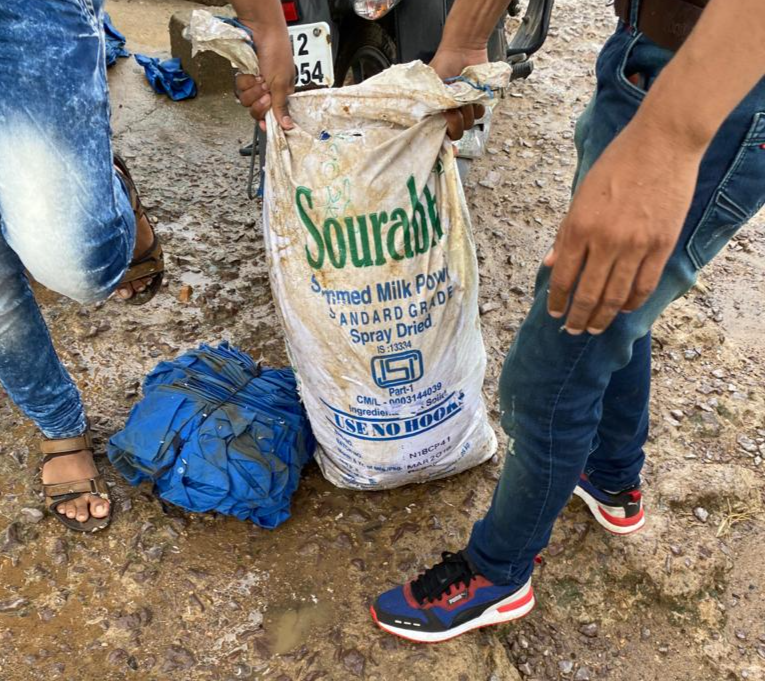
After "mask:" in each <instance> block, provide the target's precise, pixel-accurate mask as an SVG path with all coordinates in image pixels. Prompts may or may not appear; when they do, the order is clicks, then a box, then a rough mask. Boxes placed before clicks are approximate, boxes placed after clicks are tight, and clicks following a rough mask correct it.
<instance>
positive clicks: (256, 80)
mask: <svg viewBox="0 0 765 681" xmlns="http://www.w3.org/2000/svg"><path fill="white" fill-rule="evenodd" d="M234 83H235V85H236V89H237V90H249V89H250V88H251V87H255V86H256V85H260V84H262V83H263V76H252V75H250V74H247V73H238V74H237V75H236V78H235V80H234Z"/></svg>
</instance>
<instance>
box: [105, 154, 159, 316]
mask: <svg viewBox="0 0 765 681" xmlns="http://www.w3.org/2000/svg"><path fill="white" fill-rule="evenodd" d="M114 168H115V170H116V171H117V172H118V173H119V174H120V177H121V178H122V179H123V180H124V182H125V185H126V186H127V188H128V195H129V196H130V205H131V206H132V208H133V213H134V214H135V219H136V222H138V221H139V220H141V219H143V218H147V221H148V222H149V226H150V227H151V231H152V234H154V240H153V241H152V242H151V246H149V248H148V249H146V251H144V252H143V253H142V254H141V255H139V256H137V257H135V258H133V260H132V261H131V263H130V267H129V268H128V271H127V272H125V276H124V277H122V281H121V282H120V284H130V283H131V282H134V281H138V280H139V279H146V278H148V277H151V278H152V279H151V281H150V282H149V283H148V284H147V285H146V288H145V289H144V290H143V291H140V292H133V295H132V296H131V297H130V298H128V299H127V300H125V301H124V302H126V303H128V304H129V305H144V304H145V303H148V302H149V301H150V300H151V299H152V298H153V297H154V296H155V295H157V291H159V288H160V286H162V279H163V278H164V275H165V256H164V253H163V252H162V244H160V242H159V239H158V238H157V235H156V233H154V227H153V226H152V225H151V221H149V220H148V215H147V213H146V209H145V208H144V207H143V204H142V203H141V198H140V197H139V196H138V190H137V189H136V187H135V182H133V178H132V176H131V175H130V171H129V170H128V167H127V164H126V163H125V160H124V159H123V158H122V157H121V156H120V155H119V154H116V153H115V154H114Z"/></svg>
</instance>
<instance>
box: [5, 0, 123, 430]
mask: <svg viewBox="0 0 765 681" xmlns="http://www.w3.org/2000/svg"><path fill="white" fill-rule="evenodd" d="M102 5H103V0H3V1H2V2H0V383H2V385H3V388H5V391H6V392H7V393H8V395H9V396H10V397H11V399H12V400H13V401H14V402H15V403H16V404H17V405H18V407H19V408H20V409H21V410H22V411H24V413H25V414H27V416H29V417H30V418H31V419H32V420H33V421H34V422H35V423H36V424H37V426H38V427H39V428H40V430H42V432H43V433H44V434H45V435H46V436H47V437H50V438H63V437H70V436H75V435H79V434H80V433H82V432H83V431H84V429H85V412H84V410H83V406H82V401H81V399H80V395H79V393H78V391H77V388H76V387H75V385H74V383H73V382H72V380H71V378H70V377H69V375H68V374H67V372H66V370H65V369H64V367H63V366H62V365H61V362H60V361H59V359H58V357H57V356H56V351H55V350H54V348H53V344H52V343H51V338H50V334H49V333H48V329H47V328H46V326H45V322H44V321H43V318H42V316H41V314H40V310H39V309H38V307H37V304H36V303H35V299H34V295H33V293H32V289H31V288H30V286H29V281H28V279H27V275H26V273H25V270H26V272H29V273H30V274H31V275H32V276H33V277H34V278H35V279H36V280H37V281H38V282H40V283H41V284H43V285H44V286H46V287H47V288H49V289H51V290H53V291H56V292H58V293H61V294H63V295H65V296H68V297H69V298H73V299H74V300H77V301H79V302H83V303H86V302H91V301H94V300H98V299H102V298H105V297H106V296H108V295H109V293H111V291H113V290H114V288H115V287H116V286H117V284H118V283H119V281H120V280H121V278H122V276H123V274H124V272H125V269H126V268H127V266H128V263H129V262H130V259H131V256H132V252H133V245H134V241H135V219H134V217H133V212H132V210H131V208H130V201H129V199H128V195H127V192H126V190H125V187H124V186H123V185H122V182H121V181H120V180H119V178H118V177H117V176H116V175H115V173H114V171H113V168H112V149H111V141H110V128H109V93H108V90H107V85H106V64H105V56H104V39H103V30H102V27H101V26H102V24H101V11H102Z"/></svg>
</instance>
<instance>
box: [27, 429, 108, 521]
mask: <svg viewBox="0 0 765 681" xmlns="http://www.w3.org/2000/svg"><path fill="white" fill-rule="evenodd" d="M83 449H89V450H90V451H91V452H92V451H93V440H92V439H91V437H90V431H86V432H85V433H84V434H82V435H80V436H78V437H69V438H65V439H62V440H43V441H42V443H41V444H40V451H41V452H42V453H43V455H44V457H43V460H42V466H44V465H45V464H46V463H48V461H50V460H51V459H55V458H56V457H59V456H68V455H69V454H75V453H76V452H81V451H82V450H83ZM40 470H42V467H41V469H40ZM42 487H43V492H44V493H45V505H46V506H47V507H48V511H50V513H51V515H53V516H55V517H56V518H58V519H59V520H60V521H61V522H62V523H64V525H66V526H67V527H68V528H69V529H70V530H77V531H78V532H97V531H98V530H103V529H104V528H105V527H107V526H108V525H109V523H110V522H111V520H112V504H111V497H110V496H109V488H108V487H107V485H106V481H105V480H104V478H103V476H102V475H101V474H100V473H98V474H96V475H95V476H94V477H92V478H85V479H82V480H75V481H73V482H52V483H43V486H42ZM83 494H93V495H95V496H98V497H101V498H102V499H106V501H108V502H109V515H107V516H106V517H104V518H96V517H94V516H92V515H91V516H90V517H89V518H88V519H87V520H86V521H85V522H84V523H81V522H80V521H79V520H77V519H76V518H67V517H66V516H65V515H63V514H61V513H59V512H58V511H57V510H56V509H57V508H58V507H59V506H60V505H61V504H64V503H66V502H67V501H72V500H73V499H76V498H77V497H79V496H82V495H83Z"/></svg>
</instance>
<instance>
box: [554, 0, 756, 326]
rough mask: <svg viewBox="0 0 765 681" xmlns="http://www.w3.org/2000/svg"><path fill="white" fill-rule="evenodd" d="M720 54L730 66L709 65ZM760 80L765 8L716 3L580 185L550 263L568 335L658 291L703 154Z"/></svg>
mask: <svg viewBox="0 0 765 681" xmlns="http://www.w3.org/2000/svg"><path fill="white" fill-rule="evenodd" d="M718 54H724V55H725V59H714V58H710V55H718ZM763 75H765V3H763V2H762V0H735V1H732V0H712V1H711V2H710V4H709V5H708V6H707V8H706V9H705V10H704V13H703V14H702V16H701V19H700V20H699V23H698V24H697V26H696V28H695V29H694V31H693V32H692V34H691V35H690V36H689V38H688V40H687V41H686V43H685V44H684V45H683V47H682V48H681V49H680V50H679V51H678V52H677V54H676V55H675V57H674V58H673V59H672V61H671V62H670V63H669V64H668V65H667V66H666V67H665V68H664V70H663V71H662V73H661V75H660V76H659V78H658V79H657V80H656V83H655V84H654V86H653V87H652V88H651V90H650V92H649V93H648V94H647V96H646V98H645V100H644V101H643V104H642V105H641V106H640V109H639V110H638V112H637V114H636V115H635V117H634V119H633V120H632V121H631V122H630V124H629V125H628V126H627V127H625V129H624V130H623V131H622V132H621V133H620V134H619V136H618V137H617V138H616V139H615V140H614V141H613V142H612V143H611V144H610V145H609V147H608V148H607V149H606V150H605V151H604V152H603V154H602V156H601V157H600V158H599V159H598V161H597V162H596V163H595V164H594V165H593V167H592V169H591V170H590V172H589V173H588V175H587V177H586V178H585V179H584V180H583V182H582V184H581V186H580V187H579V189H578V190H577V192H576V195H575V196H574V199H573V201H572V204H571V207H570V209H569V212H568V215H567V216H566V217H565V218H564V220H563V222H562V224H561V226H560V229H559V231H558V235H557V238H556V241H555V245H554V247H553V249H552V251H551V252H550V253H549V254H548V255H547V257H546V258H545V264H546V265H548V266H550V267H552V268H553V269H552V274H551V279H550V293H549V299H548V310H549V312H550V314H551V315H552V316H553V317H556V318H560V317H563V315H564V314H566V310H567V309H568V316H567V319H566V327H565V328H566V330H567V331H569V333H572V334H579V333H582V332H583V331H584V330H587V331H588V332H590V333H593V334H597V333H601V332H602V331H604V330H605V329H606V328H607V327H608V325H609V324H610V323H611V322H612V321H613V319H614V317H615V316H616V315H617V314H618V313H619V312H620V311H632V310H635V309H637V308H638V307H640V306H641V305H642V304H643V303H644V302H645V301H646V300H647V299H648V297H649V296H650V295H651V294H652V293H653V291H654V290H655V288H656V286H657V284H658V282H659V279H660V277H661V274H662V271H663V270H664V266H665V265H666V263H667V260H668V259H669V256H670V255H671V254H672V251H673V249H674V247H675V244H676V243H677V239H678V237H679V234H680V231H681V229H682V226H683V222H684V221H685V217H686V215H687V213H688V210H689V208H690V204H691V200H692V197H693V192H694V189H695V186H696V180H697V175H698V169H699V165H700V163H701V159H702V157H703V155H704V152H705V151H706V149H707V147H708V146H709V144H710V142H711V141H712V138H713V137H714V135H715V133H716V131H717V129H718V128H719V127H720V125H721V124H722V123H723V121H724V120H725V119H726V117H727V116H728V115H729V114H730V112H731V111H732V110H733V109H734V108H735V107H736V106H737V105H738V103H739V102H741V100H742V99H743V98H744V97H745V96H746V95H747V93H748V92H749V91H750V90H751V89H752V88H753V87H754V86H755V85H756V84H757V82H758V81H759V80H760V78H762V77H763ZM577 279H578V280H579V283H578V285H577V284H576V282H577ZM572 293H573V299H572V298H571V295H572ZM569 301H571V304H570V307H569Z"/></svg>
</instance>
